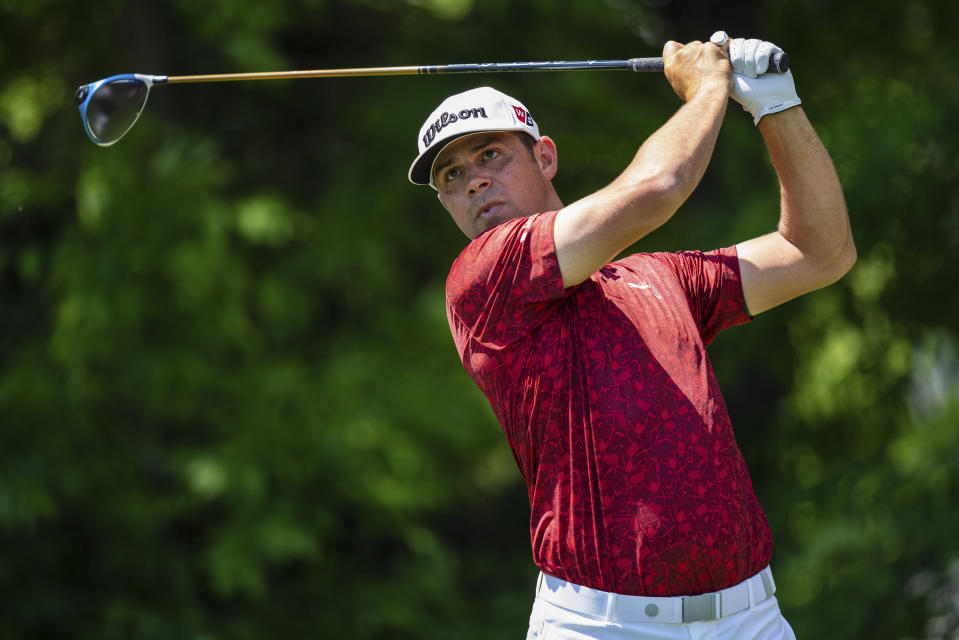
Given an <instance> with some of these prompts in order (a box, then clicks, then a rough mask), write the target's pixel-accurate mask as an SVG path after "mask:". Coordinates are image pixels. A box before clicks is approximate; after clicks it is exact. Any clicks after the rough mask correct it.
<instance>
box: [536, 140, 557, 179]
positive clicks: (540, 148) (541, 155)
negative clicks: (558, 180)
mask: <svg viewBox="0 0 959 640" xmlns="http://www.w3.org/2000/svg"><path fill="white" fill-rule="evenodd" d="M533 155H534V156H535V157H536V162H537V163H539V170H540V171H542V172H543V177H544V178H546V179H547V180H552V179H553V176H555V175H556V172H557V170H559V155H558V154H557V152H556V143H555V142H553V139H552V138H550V137H549V136H543V137H542V138H540V139H539V141H538V142H537V143H536V146H535V147H533Z"/></svg>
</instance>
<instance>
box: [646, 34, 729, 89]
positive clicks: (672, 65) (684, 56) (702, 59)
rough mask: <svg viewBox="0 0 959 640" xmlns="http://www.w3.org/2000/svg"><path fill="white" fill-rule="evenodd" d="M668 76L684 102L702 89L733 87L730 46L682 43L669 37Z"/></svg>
mask: <svg viewBox="0 0 959 640" xmlns="http://www.w3.org/2000/svg"><path fill="white" fill-rule="evenodd" d="M663 63H664V67H665V69H664V70H665V72H666V79H667V80H669V84H670V85H672V87H673V91H675V92H676V95H678V96H679V97H680V98H681V99H682V100H683V101H684V102H688V101H689V100H690V99H691V98H692V97H693V96H695V95H696V94H697V93H699V91H700V90H702V89H710V90H716V91H725V92H726V94H727V95H728V93H729V91H730V90H731V89H732V79H733V74H732V66H731V65H730V63H729V52H728V46H726V45H724V46H722V47H720V46H718V45H716V44H714V43H712V42H707V43H705V44H704V43H702V42H699V41H698V40H696V41H694V42H690V43H688V44H686V45H682V44H680V43H678V42H674V41H672V40H670V41H669V42H667V43H666V45H665V46H664V47H663Z"/></svg>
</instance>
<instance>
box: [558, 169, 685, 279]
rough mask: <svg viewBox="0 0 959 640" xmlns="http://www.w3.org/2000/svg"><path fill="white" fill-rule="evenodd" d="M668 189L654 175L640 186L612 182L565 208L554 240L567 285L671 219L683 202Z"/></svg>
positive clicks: (585, 275)
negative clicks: (677, 199) (677, 201)
mask: <svg viewBox="0 0 959 640" xmlns="http://www.w3.org/2000/svg"><path fill="white" fill-rule="evenodd" d="M667 191H668V187H663V186H661V185H659V184H657V183H656V182H655V181H653V180H649V181H648V184H646V185H644V186H643V187H642V188H635V189H624V188H621V187H618V186H616V185H615V184H613V185H609V186H608V187H605V188H603V189H600V190H599V191H597V192H595V193H592V194H590V195H588V196H586V197H585V198H582V199H581V200H577V201H576V202H574V203H573V204H571V205H569V206H568V207H564V208H563V209H561V210H560V211H559V213H558V214H557V215H556V222H555V225H554V227H553V240H554V242H555V244H556V260H557V261H558V262H559V270H560V273H561V274H562V276H563V285H564V286H565V287H567V288H568V287H572V286H574V285H577V284H579V283H581V282H583V281H585V280H587V279H588V278H589V277H590V276H591V275H593V274H594V273H596V272H597V271H598V270H599V269H600V268H602V267H603V266H604V265H606V264H608V263H609V262H610V261H611V260H612V259H613V258H615V257H616V256H617V255H619V253H620V252H621V251H623V250H624V249H626V248H627V247H628V246H630V245H631V244H633V243H634V242H636V241H637V240H639V239H640V238H642V237H643V236H645V235H646V234H647V233H649V232H651V231H653V230H654V229H656V228H657V227H659V226H660V225H662V224H663V223H664V222H666V220H668V219H669V216H670V215H672V212H673V211H675V209H676V206H678V205H677V204H676V203H674V202H672V201H671V200H669V199H668V198H666V197H665V196H664V193H666V192H667Z"/></svg>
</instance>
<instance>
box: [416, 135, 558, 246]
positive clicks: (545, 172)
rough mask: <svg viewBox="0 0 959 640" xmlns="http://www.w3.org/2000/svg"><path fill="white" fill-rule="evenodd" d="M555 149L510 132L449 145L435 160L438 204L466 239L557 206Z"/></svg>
mask: <svg viewBox="0 0 959 640" xmlns="http://www.w3.org/2000/svg"><path fill="white" fill-rule="evenodd" d="M555 174H556V147H555V145H554V144H553V141H552V140H550V139H549V138H546V137H543V138H542V139H541V140H540V141H539V142H537V143H536V146H535V147H534V148H533V153H532V154H530V151H529V149H527V148H526V145H524V144H523V142H522V140H521V139H520V138H519V137H518V135H517V134H516V133H514V132H512V131H485V132H480V133H474V134H472V135H468V136H464V137H462V138H460V139H458V140H456V141H454V142H452V143H450V144H449V146H447V147H446V148H445V149H443V151H441V152H440V154H439V155H438V156H437V158H436V162H435V164H434V165H433V180H434V184H435V185H436V188H437V191H438V192H439V199H440V202H441V203H443V206H444V207H445V208H446V210H447V211H449V212H450V215H451V216H452V218H453V221H454V222H456V225H457V226H458V227H459V228H460V230H462V231H463V233H465V234H466V235H467V236H468V237H470V238H475V237H476V236H478V235H479V234H481V233H482V232H483V231H486V230H487V229H489V228H491V227H494V226H496V225H498V224H500V223H502V222H506V221H507V220H512V219H513V218H518V217H521V216H528V215H532V214H534V213H538V212H540V211H547V210H549V209H551V208H558V206H557V205H558V198H557V197H556V192H555V191H554V190H553V187H552V184H550V179H551V178H552V177H553V176H554V175H555Z"/></svg>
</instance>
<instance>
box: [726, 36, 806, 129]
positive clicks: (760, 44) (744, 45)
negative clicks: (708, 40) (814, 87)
mask: <svg viewBox="0 0 959 640" xmlns="http://www.w3.org/2000/svg"><path fill="white" fill-rule="evenodd" d="M723 35H725V34H723ZM714 37H715V36H714ZM779 51H782V49H780V48H779V47H777V46H776V45H774V44H773V43H772V42H765V41H762V40H757V39H756V38H749V39H746V38H734V39H733V40H730V41H729V60H730V64H731V65H732V68H733V73H734V74H735V83H734V85H733V90H732V99H733V100H735V101H736V102H738V103H739V104H741V105H742V107H743V109H745V110H746V111H748V112H749V113H750V114H751V115H752V117H753V123H754V124H757V125H758V124H759V120H760V119H761V118H762V117H763V116H765V115H767V114H770V113H778V112H780V111H785V110H786V109H789V108H790V107H795V106H798V105H799V104H800V103H801V101H800V100H799V96H798V95H796V85H795V83H793V76H792V73H791V72H789V71H786V73H766V71H767V69H768V68H769V59H770V57H771V56H772V55H773V54H775V53H777V52H779Z"/></svg>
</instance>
